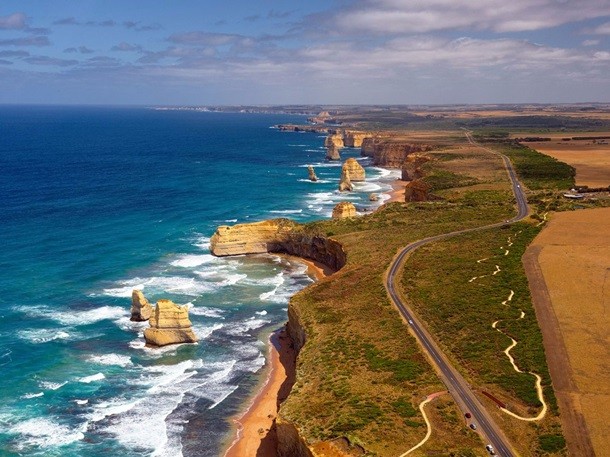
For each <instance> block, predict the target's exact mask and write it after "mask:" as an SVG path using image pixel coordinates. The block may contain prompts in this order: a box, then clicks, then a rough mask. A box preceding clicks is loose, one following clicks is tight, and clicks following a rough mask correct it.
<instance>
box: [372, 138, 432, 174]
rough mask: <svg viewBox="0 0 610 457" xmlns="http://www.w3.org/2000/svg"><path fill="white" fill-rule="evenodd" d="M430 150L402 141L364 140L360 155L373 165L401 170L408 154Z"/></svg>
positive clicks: (423, 145)
mask: <svg viewBox="0 0 610 457" xmlns="http://www.w3.org/2000/svg"><path fill="white" fill-rule="evenodd" d="M430 150H432V146H430V145H427V144H416V143H409V142H406V141H402V140H391V139H387V138H386V139H382V138H373V137H370V138H365V139H364V140H363V141H362V146H361V154H362V155H363V156H366V157H371V158H372V159H373V165H376V166H380V167H388V168H401V167H402V164H403V163H404V162H405V160H406V159H407V156H408V155H409V154H413V153H416V152H426V151H430Z"/></svg>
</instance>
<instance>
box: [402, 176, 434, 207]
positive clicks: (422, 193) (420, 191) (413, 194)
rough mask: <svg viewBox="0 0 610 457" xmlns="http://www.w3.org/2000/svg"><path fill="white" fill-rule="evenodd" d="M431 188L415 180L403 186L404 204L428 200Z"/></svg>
mask: <svg viewBox="0 0 610 457" xmlns="http://www.w3.org/2000/svg"><path fill="white" fill-rule="evenodd" d="M431 188H432V187H431V186H430V185H429V184H428V183H426V182H425V181H424V180H422V179H416V180H415V181H411V182H409V183H408V184H407V185H406V186H405V202H425V201H427V200H429V199H430V195H429V192H430V189H431Z"/></svg>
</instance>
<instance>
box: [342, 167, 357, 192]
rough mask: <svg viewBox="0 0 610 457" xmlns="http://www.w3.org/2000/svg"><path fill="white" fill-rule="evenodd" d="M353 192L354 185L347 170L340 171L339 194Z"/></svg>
mask: <svg viewBox="0 0 610 457" xmlns="http://www.w3.org/2000/svg"><path fill="white" fill-rule="evenodd" d="M352 190H354V185H353V184H352V181H351V179H350V175H349V171H348V170H347V168H345V167H344V168H342V169H341V180H340V181H339V192H351V191H352Z"/></svg>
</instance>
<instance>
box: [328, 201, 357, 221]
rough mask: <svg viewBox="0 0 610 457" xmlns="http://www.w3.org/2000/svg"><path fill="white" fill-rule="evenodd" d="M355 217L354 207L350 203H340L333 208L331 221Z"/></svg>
mask: <svg viewBox="0 0 610 457" xmlns="http://www.w3.org/2000/svg"><path fill="white" fill-rule="evenodd" d="M346 217H356V207H355V206H354V204H353V203H351V202H340V203H337V205H335V207H334V208H333V219H343V218H346Z"/></svg>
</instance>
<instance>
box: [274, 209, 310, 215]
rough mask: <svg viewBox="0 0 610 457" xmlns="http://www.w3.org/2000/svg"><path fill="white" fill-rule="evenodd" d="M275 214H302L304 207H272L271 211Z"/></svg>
mask: <svg viewBox="0 0 610 457" xmlns="http://www.w3.org/2000/svg"><path fill="white" fill-rule="evenodd" d="M269 212H270V213H274V214H301V213H302V212H303V210H302V209H279V210H278V209H272V210H271V211H269Z"/></svg>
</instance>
